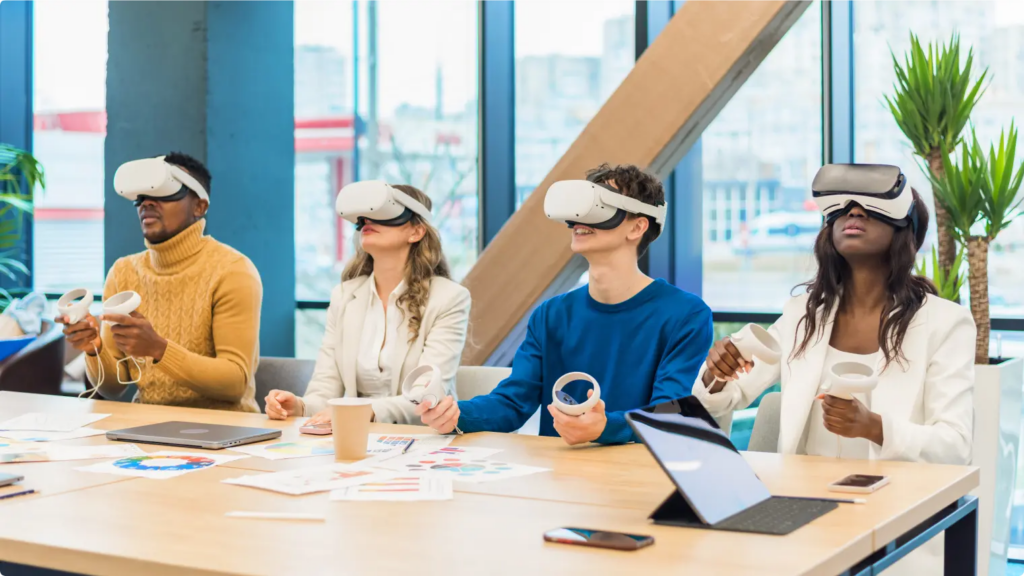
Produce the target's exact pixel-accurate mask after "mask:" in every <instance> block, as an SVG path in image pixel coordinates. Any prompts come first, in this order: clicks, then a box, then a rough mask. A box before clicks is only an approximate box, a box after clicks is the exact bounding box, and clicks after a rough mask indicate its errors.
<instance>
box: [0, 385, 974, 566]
mask: <svg viewBox="0 0 1024 576" xmlns="http://www.w3.org/2000/svg"><path fill="white" fill-rule="evenodd" d="M25 412H104V413H110V414H112V416H110V417H109V418H106V419H104V420H100V421H99V422H97V423H96V424H94V425H93V427H95V428H101V429H106V430H110V429H118V428H124V427H129V426H139V425H144V424H152V423H157V422H163V421H169V420H182V421H194V422H205V423H215V424H234V425H241V426H265V427H272V428H281V429H282V430H283V433H284V438H285V439H289V438H295V437H297V436H298V426H299V423H300V422H301V420H295V419H292V420H287V421H283V422H275V421H270V420H267V419H266V417H265V416H262V415H255V414H238V413H232V412H220V411H210V410H198V409H184V408H170V407H158V406H143V405H132V404H125V403H118V402H102V401H85V400H76V399H69V398H59V397H51V396H34V395H29V394H16V393H7V392H3V393H0V420H4V419H7V418H11V417H14V416H17V415H20V414H23V413H25ZM373 429H374V430H375V431H378V432H387V433H410V432H414V433H420V434H422V433H429V431H428V430H427V429H424V428H421V427H409V426H405V427H399V426H390V425H382V424H375V425H374V426H373ZM104 443H108V441H107V440H106V439H105V438H104V437H102V436H99V437H93V438H84V439H79V440H72V441H67V442H62V444H104ZM453 444H454V445H458V446H483V447H489V448H501V449H502V450H503V452H501V456H500V457H501V458H502V459H504V460H508V461H510V462H515V463H519V464H529V465H534V466H542V467H545V468H549V469H551V472H546V473H540V474H534V475H531V476H525V477H522V478H511V479H508V480H503V481H497V482H491V483H484V484H465V483H456V484H455V487H456V495H455V498H454V500H451V501H444V502H407V503H399V502H331V501H330V500H329V497H328V494H327V493H321V494H312V495H307V496H288V495H283V494H277V493H274V492H267V491H263V490H257V489H252V488H246V487H241V486H233V485H228V484H223V483H221V482H220V481H221V480H224V479H226V478H233V477H237V476H240V475H242V474H246V473H252V471H273V470H285V469H291V468H299V467H307V466H313V465H319V464H325V463H329V462H333V459H332V457H313V458H295V459H289V460H277V461H271V460H265V459H262V458H254V457H249V458H244V459H241V460H237V461H235V462H231V463H229V464H226V465H223V466H219V467H215V468H211V469H207V470H202V471H199V472H194V473H190V474H186V475H183V476H180V477H177V478H173V479H170V480H149V479H142V478H130V477H121V476H113V475H104V474H93V473H88V472H77V471H74V470H73V469H74V468H76V467H79V466H84V465H88V464H90V463H92V462H94V461H78V462H45V463H27V464H8V465H2V466H0V471H3V472H15V471H16V472H18V473H21V474H24V475H25V476H26V480H25V482H24V483H23V484H24V486H25V487H28V488H35V489H37V490H39V494H38V495H35V496H30V497H18V498H12V499H8V500H0V517H2V519H3V521H2V522H0V560H4V561H10V562H17V563H21V564H30V565H36V566H42V567H47V568H54V569H61V570H69V571H77V572H81V573H87V574H104V575H105V574H147V575H148V574H153V575H161V574H182V573H188V574H259V575H262V574H267V575H278V574H335V573H342V572H344V573H347V574H362V573H370V572H373V573H382V574H387V573H398V572H404V573H412V572H414V571H415V572H419V573H426V574H433V573H439V574H440V573H443V574H446V575H457V574H480V573H486V574H523V573H526V574H529V573H531V572H532V573H543V574H547V573H554V572H555V571H556V570H565V571H568V572H569V573H580V572H584V571H586V572H591V573H594V574H604V573H613V572H614V573H625V572H627V571H629V572H635V571H638V570H640V571H649V572H650V571H656V572H657V573H660V572H662V571H667V570H669V569H676V570H679V569H683V568H685V569H686V572H687V573H690V574H729V575H732V574H737V575H739V574H744V575H745V574H750V575H754V574H756V575H759V576H762V575H775V574H779V575H782V574H786V575H789V574H810V575H817V574H822V575H824V574H836V573H839V572H841V571H843V570H845V569H847V568H849V567H850V566H851V565H853V564H855V563H856V562H858V561H859V560H861V559H863V558H864V557H866V556H867V555H869V554H870V553H871V552H873V551H875V550H878V549H879V548H881V547H883V546H885V544H887V543H888V542H889V541H891V540H892V539H894V538H895V537H896V536H898V535H900V534H903V533H905V532H906V531H907V530H909V529H910V528H912V527H914V526H916V525H917V524H919V523H920V522H922V521H923V520H925V519H926V518H928V517H929V516H931V515H933V514H935V513H936V512H938V511H940V510H941V509H942V508H944V507H945V506H947V505H948V504H950V503H952V502H954V501H955V500H956V499H957V498H959V497H961V496H963V495H965V494H967V493H968V492H969V491H970V490H971V489H973V488H974V487H976V486H977V484H978V472H977V470H976V469H974V468H967V467H958V466H935V465H922V464H910V463H901V462H860V461H850V460H836V459H826V458H814V457H803V456H780V455H776V454H758V453H747V454H746V458H747V460H748V462H750V464H751V465H752V467H753V468H754V470H755V471H756V472H757V474H758V475H759V476H760V478H761V479H762V480H763V481H764V482H765V484H766V485H767V486H768V487H769V489H770V490H771V492H772V493H773V494H777V495H799V496H828V495H829V493H828V492H827V491H826V486H827V485H828V484H829V483H830V482H832V481H834V480H836V479H838V478H841V477H842V476H845V475H846V474H849V473H854V472H857V473H869V474H885V475H888V476H890V477H891V483H890V485H889V486H887V487H885V488H884V489H882V490H880V491H879V492H877V493H875V494H871V495H867V496H866V498H867V499H868V504H866V505H841V506H840V507H839V509H837V510H836V511H834V512H831V513H829V514H826V515H825V516H823V517H822V518H819V519H818V520H816V521H815V522H813V523H812V524H810V525H809V526H807V527H804V528H802V529H800V530H798V531H796V532H794V533H793V534H791V535H789V536H785V537H776V536H764V535H754V534H738V533H729V532H716V531H710V530H695V529H686V528H674V527H666V526H657V525H653V524H650V523H649V522H648V521H647V516H648V514H649V513H650V512H651V511H652V510H653V509H654V508H655V507H656V506H657V505H658V504H659V503H660V502H661V501H662V500H663V499H664V498H665V497H666V496H667V495H668V494H669V493H670V492H671V490H672V489H673V487H672V484H671V483H670V482H669V480H668V479H667V478H666V476H665V475H664V474H663V473H662V472H661V470H660V469H659V468H658V466H657V464H656V463H655V462H654V460H653V458H651V456H650V454H649V453H648V452H647V450H646V448H644V447H643V446H640V445H627V446H612V447H568V446H566V445H565V444H564V443H563V442H562V441H561V440H560V439H557V438H539V437H533V436H520V435H515V434H470V435H466V436H462V437H459V438H457V439H456V440H455V441H454V443H453ZM139 447H140V448H142V449H143V450H145V451H148V452H154V451H157V450H166V449H173V448H169V447H164V446H149V445H143V444H140V445H139ZM225 453H226V452H225ZM832 496H835V495H834V494H833V495H832ZM232 510H256V511H290V512H319V513H323V514H325V515H326V517H327V521H326V522H293V521H267V520H248V519H234V518H226V517H225V516H224V513H225V512H228V511H232ZM560 526H578V527H584V528H596V529H606V530H614V531H621V532H632V533H640V534H651V535H653V536H654V537H655V539H656V544H655V545H654V546H652V547H649V548H646V549H643V550H640V551H638V552H631V553H626V552H616V551H610V550H599V549H593V548H580V547H572V546H565V545H558V544H546V543H544V542H543V541H542V539H541V535H542V534H543V532H544V531H546V530H549V529H552V528H557V527H560Z"/></svg>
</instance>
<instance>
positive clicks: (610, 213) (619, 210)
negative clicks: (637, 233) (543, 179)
mask: <svg viewBox="0 0 1024 576" xmlns="http://www.w3.org/2000/svg"><path fill="white" fill-rule="evenodd" d="M667 210H668V206H667V204H663V205H661V206H652V205H651V204H645V203H643V202H641V201H639V200H636V199H634V198H630V197H628V196H625V195H623V194H620V193H619V191H618V190H616V189H614V188H612V187H611V186H608V185H605V184H598V183H595V182H591V181H589V180H563V181H561V182H555V183H554V184H552V185H551V187H550V188H548V193H547V194H546V195H545V196H544V213H545V214H547V216H548V218H550V219H551V220H554V221H556V222H564V223H566V224H567V225H568V226H569V227H570V228H572V227H573V226H575V225H576V224H586V225H587V226H590V227H591V228H596V229H598V230H611V229H612V228H615V227H616V226H618V225H619V224H622V221H623V220H625V219H626V214H636V215H642V216H650V217H651V218H654V221H655V222H657V223H658V224H660V225H662V226H664V225H665V213H666V211H667Z"/></svg>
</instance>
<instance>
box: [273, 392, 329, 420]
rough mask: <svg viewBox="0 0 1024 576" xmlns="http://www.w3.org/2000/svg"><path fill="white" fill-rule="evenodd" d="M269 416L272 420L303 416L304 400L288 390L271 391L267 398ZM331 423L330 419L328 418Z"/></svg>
mask: <svg viewBox="0 0 1024 576" xmlns="http://www.w3.org/2000/svg"><path fill="white" fill-rule="evenodd" d="M265 403H266V405H267V408H266V412H267V416H268V417H269V418H270V419H271V420H284V419H285V418H289V417H291V416H298V415H300V414H302V412H303V409H304V408H305V406H304V404H303V402H302V398H299V397H297V396H296V395H295V394H292V393H291V392H288V391H287V390H271V391H270V392H269V393H268V394H267V397H266V398H265ZM327 420H328V421H330V417H329V416H328V418H327Z"/></svg>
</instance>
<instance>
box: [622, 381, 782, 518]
mask: <svg viewBox="0 0 1024 576" xmlns="http://www.w3.org/2000/svg"><path fill="white" fill-rule="evenodd" d="M626 420H627V421H628V422H629V423H630V425H631V426H632V427H633V431H634V432H636V435H637V436H638V437H640V439H641V440H642V441H643V442H644V444H645V445H646V446H647V449H648V450H649V451H650V452H651V455H653V456H654V459H655V460H657V462H658V464H659V465H660V466H661V468H662V469H663V470H664V471H665V473H666V474H668V476H669V478H671V479H672V482H673V483H674V484H675V485H676V488H677V489H678V491H679V494H680V495H682V497H683V498H685V499H686V502H687V503H688V504H689V505H690V507H691V508H692V509H693V511H694V512H695V513H696V514H697V515H698V516H699V517H700V519H701V520H702V521H703V522H704V523H706V524H716V523H718V522H720V521H722V520H725V519H726V518H729V517H730V516H733V515H734V514H738V513H740V512H742V511H744V510H746V509H747V508H750V507H752V506H754V505H756V504H758V503H760V502H762V501H764V500H768V499H769V498H771V494H770V493H769V492H768V488H767V487H766V486H765V485H764V484H763V483H762V482H761V480H759V479H758V478H757V475H756V474H754V470H753V469H752V468H751V467H750V465H749V464H747V461H746V460H744V458H743V455H742V454H740V453H739V451H737V450H736V447H735V446H733V444H732V442H730V441H729V438H728V437H727V436H726V435H725V433H724V432H722V430H721V429H720V428H719V427H718V424H717V423H716V422H715V420H714V418H712V416H711V415H710V414H709V413H708V411H707V410H706V409H705V408H704V406H703V405H702V404H701V403H700V400H698V399H697V398H694V397H693V396H688V397H685V398H680V399H678V400H672V401H670V402H665V403H663V404H657V405H654V406H649V407H647V408H641V409H639V410H634V411H631V412H629V413H627V414H626Z"/></svg>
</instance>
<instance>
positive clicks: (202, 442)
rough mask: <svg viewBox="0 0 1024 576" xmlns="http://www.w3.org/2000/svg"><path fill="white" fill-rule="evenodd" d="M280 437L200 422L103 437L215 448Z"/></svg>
mask: <svg viewBox="0 0 1024 576" xmlns="http://www.w3.org/2000/svg"><path fill="white" fill-rule="evenodd" d="M280 435H281V431H280V430H274V429H272V428H249V427H244V426H225V425H222V424H205V423H201V422H161V423H159V424H149V425H146V426H137V427H135V428H125V429H123V430H112V431H110V432H108V433H107V437H108V438H110V439H112V440H132V441H135V442H152V443H156V444H173V445H178V446H198V447H218V448H219V447H227V446H237V445H240V444H249V443H251V442H258V441H260V440H267V439H269V438H276V437H278V436H280Z"/></svg>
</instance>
